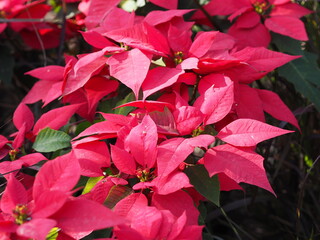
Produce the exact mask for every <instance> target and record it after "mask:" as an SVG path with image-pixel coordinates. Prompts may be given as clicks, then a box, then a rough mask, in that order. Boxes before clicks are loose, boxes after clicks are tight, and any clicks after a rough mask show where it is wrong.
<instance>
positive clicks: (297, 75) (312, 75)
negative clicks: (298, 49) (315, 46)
mask: <svg viewBox="0 0 320 240" xmlns="http://www.w3.org/2000/svg"><path fill="white" fill-rule="evenodd" d="M312 59H314V56H313V54H312V53H304V55H303V57H302V58H300V59H296V60H294V61H291V62H289V63H287V64H286V65H284V66H282V67H280V68H279V75H280V76H282V77H284V78H286V79H287V80H288V81H289V82H291V83H292V84H293V85H294V86H295V88H296V90H297V91H299V92H300V93H301V94H302V95H304V96H305V97H306V98H308V99H309V100H310V101H311V102H313V103H314V104H315V107H316V108H317V109H318V111H320V90H319V88H320V69H319V68H318V67H316V66H314V63H313V60H312Z"/></svg>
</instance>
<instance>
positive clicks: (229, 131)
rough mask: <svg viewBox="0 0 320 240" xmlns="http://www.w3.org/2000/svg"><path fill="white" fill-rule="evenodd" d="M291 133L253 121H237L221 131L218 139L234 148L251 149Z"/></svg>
mask: <svg viewBox="0 0 320 240" xmlns="http://www.w3.org/2000/svg"><path fill="white" fill-rule="evenodd" d="M291 132H293V131H289V130H284V129H281V128H277V127H274V126H271V125H269V124H266V123H263V122H259V121H257V120H253V119H237V120H235V121H233V122H232V123H230V124H228V125H227V126H225V127H224V128H223V129H221V130H220V132H219V133H218V135H217V138H220V139H221V140H223V141H225V142H227V143H229V144H232V145H234V146H241V147H250V146H255V145H257V144H258V143H259V142H262V141H264V140H267V139H270V138H274V137H277V136H280V135H283V134H287V133H291Z"/></svg>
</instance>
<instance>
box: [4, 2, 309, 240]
mask: <svg viewBox="0 0 320 240" xmlns="http://www.w3.org/2000/svg"><path fill="white" fill-rule="evenodd" d="M22 2H24V1H22ZM84 2H90V4H91V5H89V6H91V7H88V9H87V10H88V11H87V12H86V18H85V19H84V22H85V26H86V28H87V31H85V32H82V35H83V37H84V39H85V40H86V41H87V42H88V43H89V44H90V45H92V46H93V47H94V49H95V51H94V52H92V53H87V54H82V55H79V56H77V57H73V56H66V57H65V60H66V65H65V67H61V66H46V67H42V68H38V69H35V70H32V71H30V72H27V73H26V74H28V75H31V76H33V77H35V78H38V79H39V81H38V82H37V83H36V84H35V85H34V86H33V88H32V89H31V91H30V92H29V93H28V95H27V96H26V97H25V98H24V99H23V101H22V102H21V104H20V105H19V107H18V108H17V109H16V111H15V113H14V116H13V122H14V125H15V126H16V128H17V130H18V131H17V132H16V133H14V134H12V136H11V137H12V140H8V139H7V138H5V137H3V136H0V148H1V150H0V157H1V158H5V157H6V156H7V155H10V157H11V160H12V161H3V162H1V163H0V173H1V174H4V176H5V177H6V179H7V185H6V188H5V190H4V192H3V194H2V197H1V202H0V208H1V215H0V236H1V237H2V238H3V239H30V238H31V239H37V240H44V239H46V238H47V237H48V236H49V235H50V234H51V235H52V234H53V235H54V234H58V235H57V236H56V238H55V239H66V240H67V239H81V238H82V237H84V236H87V235H88V234H90V233H91V232H92V231H94V230H97V229H103V228H109V227H113V232H112V236H111V238H104V239H120V240H121V239H123V240H130V239H141V240H142V239H145V240H149V239H150V240H151V239H159V240H160V239H168V240H169V239H172V240H173V239H201V234H202V229H203V226H199V225H198V217H199V211H198V210H197V208H196V207H197V205H198V204H199V201H200V200H205V199H204V197H203V196H201V195H200V193H198V192H197V189H195V188H194V186H193V185H192V184H191V183H190V180H189V178H188V176H187V174H186V173H185V171H184V170H185V169H186V168H188V167H190V166H194V165H203V166H204V167H205V169H206V170H207V172H208V174H209V176H210V177H211V176H214V175H217V176H218V180H219V183H220V190H221V191H229V190H232V189H242V188H241V187H240V185H239V183H240V182H243V183H248V184H252V185H256V186H258V187H261V188H264V189H266V190H268V191H270V192H271V193H273V194H275V193H274V191H273V190H272V187H271V186H270V184H269V181H268V179H267V176H266V173H265V170H264V167H263V157H262V156H260V155H259V154H257V153H256V152H255V151H254V150H255V147H256V145H257V144H258V143H260V142H262V141H264V140H267V139H270V138H273V137H276V136H279V135H282V134H286V133H289V132H291V131H288V130H283V129H280V128H277V127H274V126H271V125H268V124H266V123H265V116H264V114H265V112H266V113H268V114H270V115H271V116H273V117H274V118H276V119H279V120H281V121H286V122H289V123H291V124H292V125H293V126H295V127H296V128H298V129H299V126H298V123H297V121H296V119H295V117H294V115H293V114H292V113H291V111H290V110H289V109H288V107H287V106H286V105H285V104H284V103H283V102H282V101H281V99H280V98H279V96H278V95H277V94H275V93H273V92H271V91H268V90H261V89H256V88H252V87H251V86H250V83H252V82H254V81H255V80H258V79H260V78H262V77H263V76H265V75H266V74H267V73H269V72H271V71H273V70H274V69H275V68H277V67H279V66H282V65H283V64H285V63H287V62H289V61H291V60H293V59H296V58H297V57H298V56H290V55H287V54H283V53H279V52H274V51H271V50H268V49H266V48H265V46H267V43H266V42H264V43H263V44H261V43H258V38H256V37H255V36H253V37H252V41H249V42H247V43H248V44H247V45H246V46H244V45H243V44H245V43H244V42H243V39H244V38H245V39H248V38H249V39H250V37H248V33H252V34H254V35H256V31H258V30H257V29H260V30H261V29H262V27H263V28H264V25H262V23H261V22H260V17H266V14H268V15H267V17H266V19H264V24H265V27H266V28H268V29H269V30H272V31H276V30H275V28H276V27H275V26H276V23H279V22H281V21H282V20H283V22H281V23H282V24H285V23H286V21H288V18H289V17H288V16H284V17H283V18H282V20H281V19H280V17H279V16H278V15H279V14H281V13H282V12H283V11H285V10H284V9H286V10H287V13H288V14H289V12H290V13H292V12H294V13H295V14H293V15H292V16H293V18H295V19H296V21H298V17H301V16H302V15H305V14H307V13H308V11H307V10H305V9H302V7H300V6H299V7H298V5H297V4H293V3H291V1H283V0H282V1H277V0H275V1H269V2H266V4H270V5H264V3H265V2H264V1H256V2H251V1H245V0H243V1H231V0H229V1H226V0H224V3H220V1H218V0H213V1H211V2H210V3H209V4H208V6H205V8H207V9H208V12H209V13H212V14H220V15H222V14H225V15H228V14H232V15H231V19H233V18H235V17H237V16H238V15H240V16H239V17H238V18H237V20H236V22H235V24H234V26H233V28H232V29H230V35H231V36H230V35H228V34H225V33H221V32H218V31H208V32H198V33H197V34H196V36H195V37H194V39H192V38H191V36H192V31H191V28H192V26H193V25H194V22H187V21H185V20H184V19H183V15H184V14H186V13H188V12H190V11H191V10H168V11H153V12H151V13H150V14H148V15H147V16H146V17H141V16H136V15H135V14H134V13H128V12H126V11H124V10H122V9H121V8H118V7H117V5H118V3H119V2H120V1H119V0H112V1H98V0H96V1H94V0H92V1H84ZM151 2H154V3H155V4H157V3H159V2H160V3H159V4H163V6H164V7H167V8H174V5H175V4H176V1H151ZM225 2H230V4H228V5H227V7H228V9H227V8H223V6H226V3H225ZM99 4H100V5H99ZM167 4H169V5H167ZM172 4H173V5H172ZM211 4H212V5H215V6H219V7H221V9H220V8H219V7H216V8H212V9H213V10H212V12H210V9H211V8H210V6H211ZM239 4H242V5H241V7H239V6H238V5H239ZM102 5H103V7H102ZM37 6H40V5H37ZM93 6H96V7H95V8H93ZM271 6H272V7H271ZM269 8H270V10H269ZM93 9H95V11H93ZM219 9H220V10H221V11H220V12H219ZM235 9H236V10H237V11H235ZM30 10H31V7H30ZM299 11H300V14H298V12H299ZM200 15H201V14H198V13H196V14H195V15H194V19H195V20H197V19H198V20H199V19H201V16H200ZM251 15H252V16H251ZM249 17H250V18H251V17H253V18H254V19H256V20H257V22H256V23H254V24H253V23H251V22H250V24H249V23H248V18H249ZM115 19H116V20H117V21H115ZM299 21H300V20H299ZM248 24H249V25H250V26H249V25H248ZM279 24H280V23H279ZM253 25H254V26H253ZM297 26H298V25H297ZM260 30H259V31H260ZM243 31H244V32H245V34H244V33H243ZM250 31H252V32H250ZM261 31H262V30H261ZM263 32H266V30H263ZM280 33H283V34H284V32H280ZM239 34H240V35H241V37H238V35H239ZM287 35H289V36H290V34H287ZM293 37H294V36H293ZM296 37H297V38H298V39H299V38H300V39H301V40H305V36H304V35H303V34H300V35H299V36H296ZM238 39H240V40H238ZM257 46H258V47H257ZM121 89H126V90H129V89H130V91H132V92H131V97H132V98H133V99H134V100H133V101H131V102H126V103H124V104H123V105H121V106H118V108H117V109H119V108H125V107H131V108H129V109H132V110H130V111H128V112H127V114H125V115H120V114H115V113H114V112H113V113H103V112H97V106H98V105H99V103H101V102H103V101H109V100H110V99H111V98H112V97H116V96H117V95H118V94H119V93H120V90H121ZM57 99H59V100H61V103H63V104H65V106H62V107H59V108H56V109H53V110H50V111H48V112H46V113H44V114H43V115H42V116H41V117H40V118H39V119H37V120H36V121H35V119H34V116H33V113H32V112H31V110H30V108H29V107H28V105H30V104H34V103H36V102H38V101H42V103H43V106H46V105H47V104H49V103H51V102H52V101H54V100H57ZM127 109H128V108H127ZM112 111H114V109H113V110H112ZM74 114H77V115H79V116H81V117H82V118H84V119H87V120H88V121H91V123H92V124H91V126H89V127H88V128H86V129H85V130H84V131H82V132H81V133H79V134H78V135H76V136H74V138H73V139H72V141H71V148H70V151H69V152H67V153H65V154H63V155H61V156H58V157H56V158H54V159H50V160H48V159H47V158H46V157H45V156H44V155H42V154H41V153H34V152H33V153H26V154H24V155H23V154H21V153H22V152H23V146H24V144H25V143H26V142H27V141H28V142H30V141H31V142H34V141H35V139H36V137H37V136H38V134H39V133H40V132H41V131H42V130H43V129H45V128H51V129H54V130H59V129H61V128H62V127H64V126H65V125H67V124H68V122H69V121H70V119H71V118H72V116H74ZM97 115H99V116H100V119H101V121H98V122H97V121H94V120H95V119H96V117H97ZM110 139H112V140H113V141H108V140H110ZM217 140H219V141H217ZM111 142H112V143H111ZM195 149H201V150H202V152H203V154H202V155H201V156H200V157H199V159H197V158H195V157H192V156H193V153H194V150H195ZM190 156H191V159H192V162H190ZM43 160H44V161H45V163H44V164H43V166H42V167H41V168H40V170H39V172H38V173H37V174H36V176H35V177H32V176H30V175H27V174H25V173H23V172H19V171H18V170H19V169H21V168H23V167H24V168H25V167H29V166H33V165H35V164H37V163H39V162H40V161H43ZM6 173H8V174H6ZM80 176H86V177H90V178H89V181H95V184H94V185H93V186H91V187H90V189H84V191H82V194H80V195H79V194H78V195H77V196H76V195H75V193H76V192H79V188H75V186H76V185H77V183H78V182H79V179H80ZM115 189H120V190H121V191H122V192H123V193H124V194H123V195H121V198H119V199H118V200H117V201H113V202H112V203H113V206H112V207H111V208H112V210H111V209H108V208H107V207H106V205H108V203H110V201H108V199H109V200H110V198H111V197H112V194H113V192H114V190H115ZM120 190H119V191H120ZM47 199H50V201H47Z"/></svg>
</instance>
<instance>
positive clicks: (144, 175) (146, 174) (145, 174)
mask: <svg viewBox="0 0 320 240" xmlns="http://www.w3.org/2000/svg"><path fill="white" fill-rule="evenodd" d="M136 175H137V178H138V179H139V180H140V182H148V181H150V180H152V179H153V173H152V171H151V170H150V169H148V168H146V169H142V168H138V169H137V171H136Z"/></svg>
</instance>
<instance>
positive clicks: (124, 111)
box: [114, 92, 135, 116]
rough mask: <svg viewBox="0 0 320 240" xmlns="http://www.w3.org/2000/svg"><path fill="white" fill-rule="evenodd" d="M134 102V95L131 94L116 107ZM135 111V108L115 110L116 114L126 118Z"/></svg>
mask: <svg viewBox="0 0 320 240" xmlns="http://www.w3.org/2000/svg"><path fill="white" fill-rule="evenodd" d="M134 100H135V97H134V94H133V93H132V92H131V93H129V94H128V95H127V96H126V97H125V98H124V99H123V100H121V101H119V102H117V104H116V106H120V105H122V104H125V103H128V102H132V101H134ZM133 109H134V107H121V108H117V109H115V110H114V113H115V114H121V115H124V116H126V115H127V114H128V113H129V112H131V111H132V110H133Z"/></svg>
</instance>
